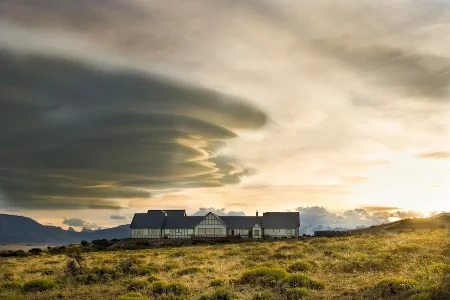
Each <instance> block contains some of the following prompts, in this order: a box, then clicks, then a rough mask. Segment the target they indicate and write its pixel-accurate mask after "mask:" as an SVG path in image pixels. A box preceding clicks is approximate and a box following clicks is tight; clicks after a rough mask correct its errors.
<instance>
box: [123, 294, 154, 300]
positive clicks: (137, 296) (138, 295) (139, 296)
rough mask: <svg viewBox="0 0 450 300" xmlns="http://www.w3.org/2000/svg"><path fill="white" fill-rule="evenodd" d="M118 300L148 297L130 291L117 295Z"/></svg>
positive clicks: (142, 299) (138, 299) (141, 299)
mask: <svg viewBox="0 0 450 300" xmlns="http://www.w3.org/2000/svg"><path fill="white" fill-rule="evenodd" d="M116 300H148V298H147V297H144V296H142V295H141V294H139V293H128V294H126V295H123V296H120V297H117V298H116Z"/></svg>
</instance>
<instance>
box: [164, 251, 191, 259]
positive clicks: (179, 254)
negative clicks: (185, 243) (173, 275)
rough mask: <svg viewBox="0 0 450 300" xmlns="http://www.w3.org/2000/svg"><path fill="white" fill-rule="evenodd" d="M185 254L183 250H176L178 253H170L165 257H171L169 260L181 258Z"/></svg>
mask: <svg viewBox="0 0 450 300" xmlns="http://www.w3.org/2000/svg"><path fill="white" fill-rule="evenodd" d="M187 254H188V252H187V251H185V250H178V251H175V252H172V253H170V254H169V255H167V257H171V258H176V257H183V256H186V255H187Z"/></svg>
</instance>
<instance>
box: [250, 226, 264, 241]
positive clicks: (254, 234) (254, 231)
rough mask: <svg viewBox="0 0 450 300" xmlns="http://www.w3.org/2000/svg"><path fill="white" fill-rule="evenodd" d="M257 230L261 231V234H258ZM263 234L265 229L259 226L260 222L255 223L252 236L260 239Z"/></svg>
mask: <svg viewBox="0 0 450 300" xmlns="http://www.w3.org/2000/svg"><path fill="white" fill-rule="evenodd" d="M256 231H257V232H259V234H256ZM262 235H263V230H262V228H261V226H259V224H255V225H253V228H252V237H253V238H254V239H260V238H262Z"/></svg>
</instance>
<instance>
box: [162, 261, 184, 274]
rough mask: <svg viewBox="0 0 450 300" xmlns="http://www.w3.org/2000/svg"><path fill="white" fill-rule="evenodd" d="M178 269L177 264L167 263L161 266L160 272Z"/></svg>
mask: <svg viewBox="0 0 450 300" xmlns="http://www.w3.org/2000/svg"><path fill="white" fill-rule="evenodd" d="M179 267H180V265H179V264H178V263H176V262H173V261H169V262H167V263H165V264H164V265H163V266H162V270H163V271H165V272H167V271H171V270H174V269H178V268H179Z"/></svg>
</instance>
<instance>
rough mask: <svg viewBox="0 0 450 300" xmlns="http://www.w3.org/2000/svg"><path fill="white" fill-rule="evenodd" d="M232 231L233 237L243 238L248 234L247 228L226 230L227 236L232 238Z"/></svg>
mask: <svg viewBox="0 0 450 300" xmlns="http://www.w3.org/2000/svg"><path fill="white" fill-rule="evenodd" d="M233 230H234V236H238V235H241V236H243V237H247V236H248V235H249V234H250V229H248V228H239V229H228V232H227V234H228V235H231V236H232V235H233Z"/></svg>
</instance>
